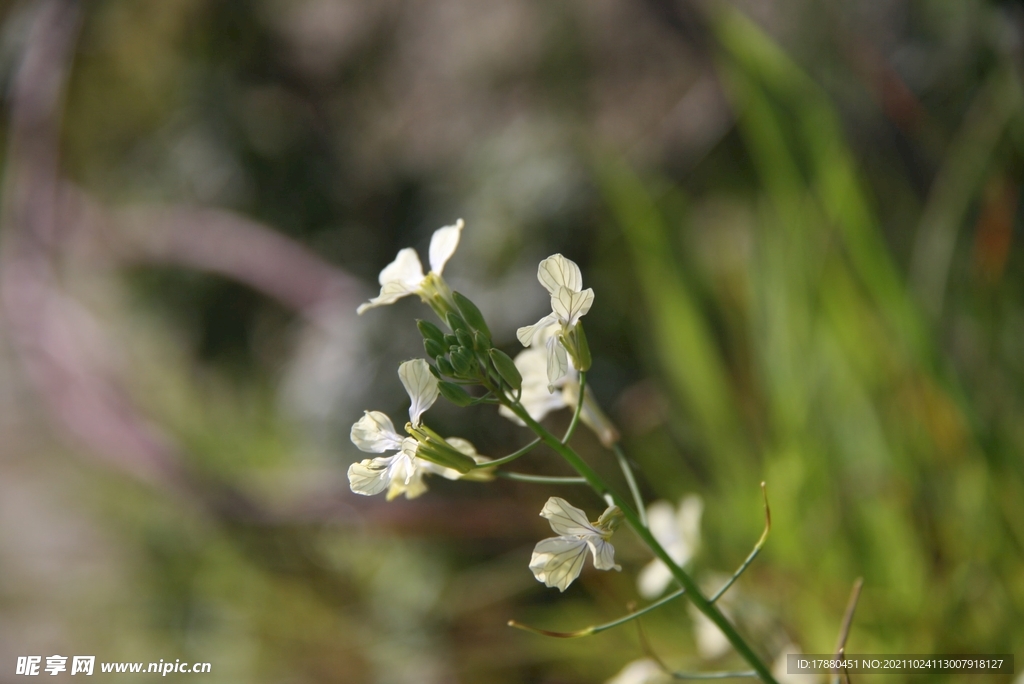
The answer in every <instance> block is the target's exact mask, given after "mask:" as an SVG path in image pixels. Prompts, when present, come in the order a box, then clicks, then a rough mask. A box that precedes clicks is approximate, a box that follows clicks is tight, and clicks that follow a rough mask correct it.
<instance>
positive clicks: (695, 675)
mask: <svg viewBox="0 0 1024 684" xmlns="http://www.w3.org/2000/svg"><path fill="white" fill-rule="evenodd" d="M668 676H669V677H671V678H672V679H757V676H758V675H757V673H756V672H754V671H753V670H737V671H735V672H669V673H668Z"/></svg>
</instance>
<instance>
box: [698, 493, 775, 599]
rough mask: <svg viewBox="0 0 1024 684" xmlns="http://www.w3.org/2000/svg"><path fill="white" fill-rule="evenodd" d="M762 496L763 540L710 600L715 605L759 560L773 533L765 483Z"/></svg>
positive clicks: (761, 539) (758, 542)
mask: <svg viewBox="0 0 1024 684" xmlns="http://www.w3.org/2000/svg"><path fill="white" fill-rule="evenodd" d="M761 496H763V497H764V531H763V532H762V533H761V538H760V539H758V540H757V543H756V544H754V549H753V550H752V551H751V552H750V554H749V555H748V556H747V559H746V560H745V561H743V564H742V565H740V567H739V568H738V569H737V570H736V572H734V573H732V577H730V578H729V581H728V582H726V583H725V584H723V585H722V588H721V589H719V590H718V591H716V592H715V595H714V596H712V597H711V598H709V599H708V601H709V602H710V603H714V602H715V601H717V600H718V599H720V598H722V594H724V593H725V592H727V591H729V587H731V586H732V585H733V583H734V582H736V580H738V579H739V577H740V575H742V574H743V573H744V572H745V571H746V569H747V568H748V567H749V566H750V564H751V563H753V562H754V559H755V558H757V554H759V553H761V547H762V546H764V543H765V541H767V540H768V533H769V532H771V531H772V509H771V508H770V507H769V506H768V489H767V487H766V486H765V483H764V482H762V483H761Z"/></svg>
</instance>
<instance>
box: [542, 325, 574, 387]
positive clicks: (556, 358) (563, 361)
mask: <svg viewBox="0 0 1024 684" xmlns="http://www.w3.org/2000/svg"><path fill="white" fill-rule="evenodd" d="M546 345H547V348H548V369H547V370H548V391H549V392H554V391H555V387H557V386H558V383H559V381H560V380H561V379H562V378H564V377H565V376H566V375H567V374H568V373H569V356H568V355H567V354H566V353H565V347H563V346H562V343H561V342H560V341H559V340H558V338H557V337H549V338H548V341H547V342H546Z"/></svg>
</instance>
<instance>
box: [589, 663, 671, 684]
mask: <svg viewBox="0 0 1024 684" xmlns="http://www.w3.org/2000/svg"><path fill="white" fill-rule="evenodd" d="M667 681H670V678H669V676H668V675H666V674H665V673H664V672H663V671H662V669H661V667H660V666H659V665H658V664H657V663H656V662H654V661H653V660H651V659H650V658H644V659H642V660H634V661H633V662H631V663H629V664H628V665H626V667H624V668H622V670H620V671H619V673H618V674H617V675H615V676H614V677H612V678H611V679H609V680H608V681H607V682H605V684H658V683H660V682H667Z"/></svg>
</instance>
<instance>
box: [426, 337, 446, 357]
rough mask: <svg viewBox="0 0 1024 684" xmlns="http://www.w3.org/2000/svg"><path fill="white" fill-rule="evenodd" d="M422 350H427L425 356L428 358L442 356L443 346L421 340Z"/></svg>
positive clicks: (428, 340) (435, 342) (433, 341)
mask: <svg viewBox="0 0 1024 684" xmlns="http://www.w3.org/2000/svg"><path fill="white" fill-rule="evenodd" d="M423 348H424V349H426V350H427V356H429V357H430V358H434V357H435V356H444V345H443V344H441V343H440V342H438V341H437V340H432V339H429V338H425V339H424V340H423Z"/></svg>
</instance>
